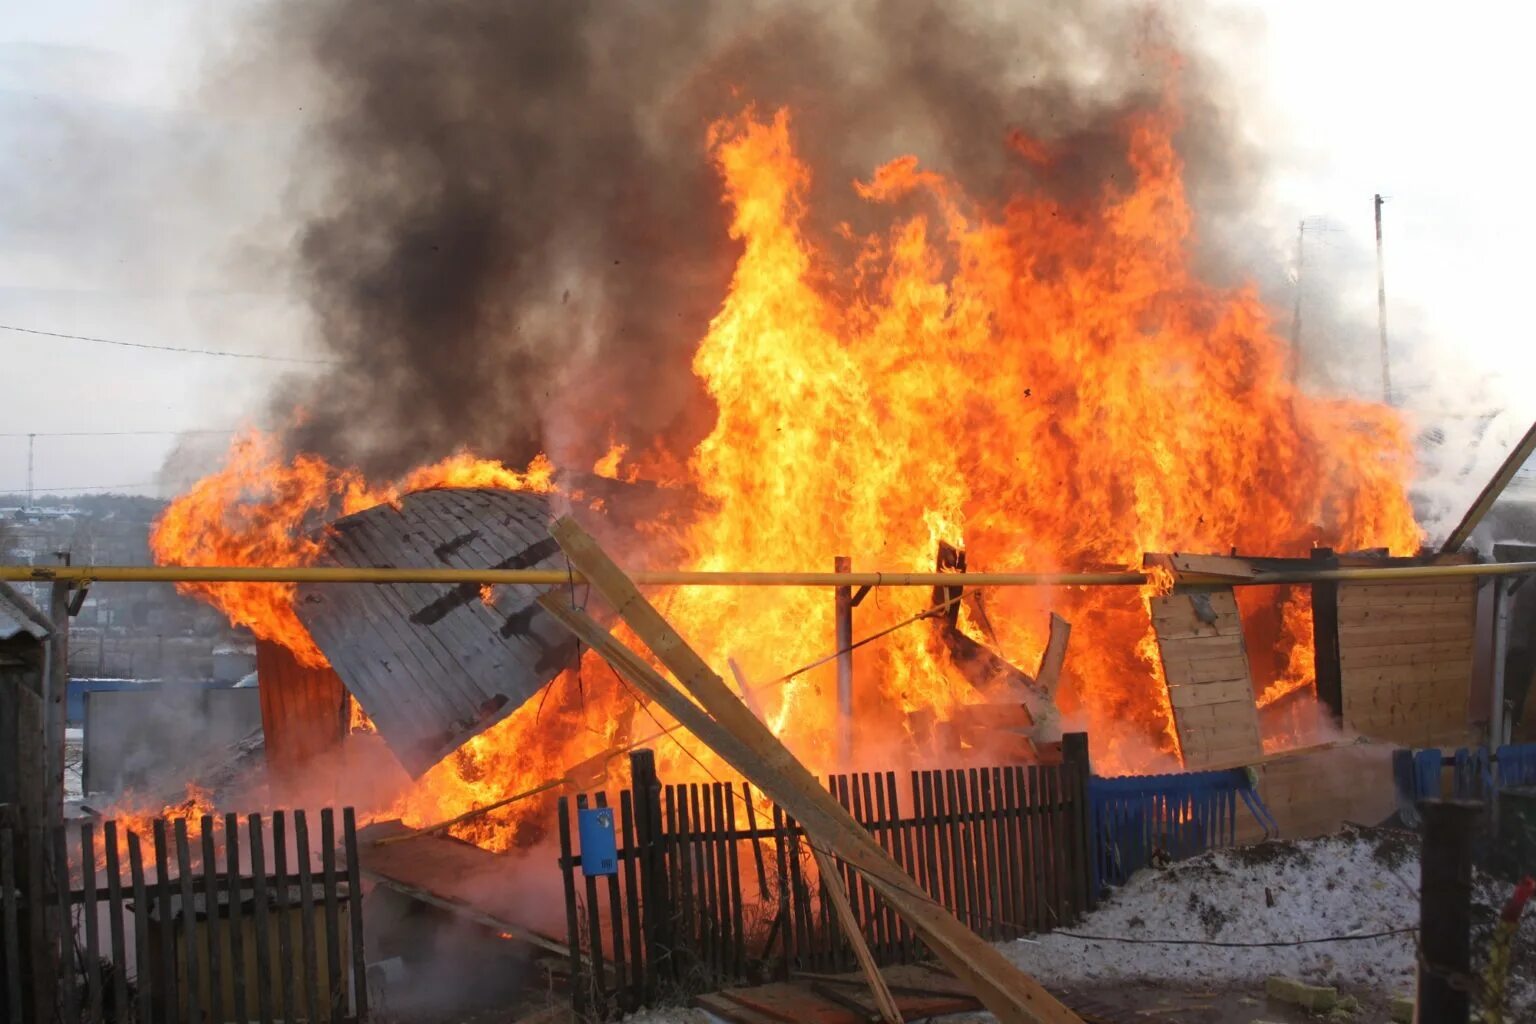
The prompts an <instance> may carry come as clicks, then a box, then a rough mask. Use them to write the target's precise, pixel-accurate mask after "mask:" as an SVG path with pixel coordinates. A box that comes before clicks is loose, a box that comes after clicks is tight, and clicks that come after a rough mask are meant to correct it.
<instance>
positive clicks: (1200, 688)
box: [1152, 587, 1264, 769]
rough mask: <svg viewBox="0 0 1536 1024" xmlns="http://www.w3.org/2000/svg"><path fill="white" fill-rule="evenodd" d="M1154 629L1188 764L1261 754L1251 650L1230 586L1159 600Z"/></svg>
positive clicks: (1154, 603) (1200, 765)
mask: <svg viewBox="0 0 1536 1024" xmlns="http://www.w3.org/2000/svg"><path fill="white" fill-rule="evenodd" d="M1152 628H1153V631H1154V632H1155V633H1156V634H1157V647H1158V652H1159V653H1160V655H1161V657H1162V662H1163V678H1164V680H1165V681H1166V682H1167V684H1168V703H1169V705H1170V706H1171V707H1172V709H1173V726H1174V729H1175V731H1176V732H1177V733H1178V737H1179V748H1180V749H1181V750H1182V751H1183V754H1184V767H1186V768H1190V769H1195V768H1204V767H1206V766H1209V765H1218V764H1221V765H1226V764H1232V763H1234V762H1235V763H1242V762H1243V761H1246V760H1248V759H1250V758H1252V759H1258V758H1260V757H1263V756H1264V745H1263V743H1262V742H1261V741H1260V739H1259V713H1258V708H1257V707H1255V705H1254V702H1253V679H1252V676H1251V675H1250V674H1249V671H1248V650H1247V648H1246V647H1245V646H1244V645H1243V623H1242V619H1241V618H1240V617H1239V615H1238V611H1237V597H1236V596H1235V595H1234V594H1233V592H1232V589H1231V588H1230V587H1227V588H1225V589H1220V590H1209V591H1200V592H1197V593H1175V594H1163V595H1159V596H1158V597H1154V598H1153V599H1152Z"/></svg>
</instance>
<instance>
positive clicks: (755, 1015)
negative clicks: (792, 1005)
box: [693, 992, 780, 1024]
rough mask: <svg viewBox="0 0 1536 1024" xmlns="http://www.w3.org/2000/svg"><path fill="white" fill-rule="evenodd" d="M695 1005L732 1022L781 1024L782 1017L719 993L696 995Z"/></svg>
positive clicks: (735, 1023)
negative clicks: (745, 1004) (755, 1008)
mask: <svg viewBox="0 0 1536 1024" xmlns="http://www.w3.org/2000/svg"><path fill="white" fill-rule="evenodd" d="M693 1005H694V1006H696V1007H698V1008H699V1009H701V1010H704V1011H706V1012H707V1013H709V1014H710V1015H711V1016H713V1017H718V1018H720V1019H721V1020H725V1021H730V1022H731V1024H780V1018H778V1017H774V1016H770V1015H769V1014H766V1013H763V1012H762V1011H761V1010H754V1009H752V1008H751V1007H750V1006H743V1005H742V1004H740V1003H737V1002H734V1001H732V1000H730V999H727V998H726V997H725V996H723V995H720V994H718V993H713V992H705V993H702V994H700V995H696V996H694V997H693Z"/></svg>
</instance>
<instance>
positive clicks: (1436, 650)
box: [1339, 637, 1472, 670]
mask: <svg viewBox="0 0 1536 1024" xmlns="http://www.w3.org/2000/svg"><path fill="white" fill-rule="evenodd" d="M1462 661H1464V662H1466V663H1468V664H1471V661H1472V640H1471V638H1470V637H1469V638H1467V639H1464V640H1452V641H1449V642H1444V643H1431V644H1402V645H1401V646H1397V647H1358V648H1353V649H1349V650H1343V651H1340V652H1339V663H1340V665H1341V666H1342V668H1343V669H1345V670H1350V669H1366V668H1386V667H1388V666H1392V665H1418V664H1433V663H1436V662H1462Z"/></svg>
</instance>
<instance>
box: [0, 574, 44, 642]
mask: <svg viewBox="0 0 1536 1024" xmlns="http://www.w3.org/2000/svg"><path fill="white" fill-rule="evenodd" d="M51 632H53V626H52V624H50V623H49V621H48V619H47V618H46V617H44V615H43V613H42V612H40V611H38V610H37V609H36V608H34V607H32V602H31V601H28V600H27V599H26V598H25V597H23V596H22V595H21V594H20V593H18V592H17V590H16V588H14V587H12V586H11V585H10V584H7V583H0V640H9V639H11V638H12V637H14V636H17V635H18V634H21V633H26V634H27V635H28V636H31V637H34V638H36V639H38V640H41V639H43V638H44V637H46V636H47V635H48V634H49V633H51Z"/></svg>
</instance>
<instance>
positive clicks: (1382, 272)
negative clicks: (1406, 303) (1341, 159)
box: [1376, 192, 1392, 405]
mask: <svg viewBox="0 0 1536 1024" xmlns="http://www.w3.org/2000/svg"><path fill="white" fill-rule="evenodd" d="M1376 325H1377V327H1378V329H1379V330H1380V332H1381V394H1382V398H1383V399H1384V400H1385V401H1386V403H1387V404H1388V405H1391V404H1392V369H1391V365H1390V363H1389V362H1388V359H1387V271H1386V267H1385V265H1384V264H1383V263H1382V255H1381V193H1380V192H1378V193H1376Z"/></svg>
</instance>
